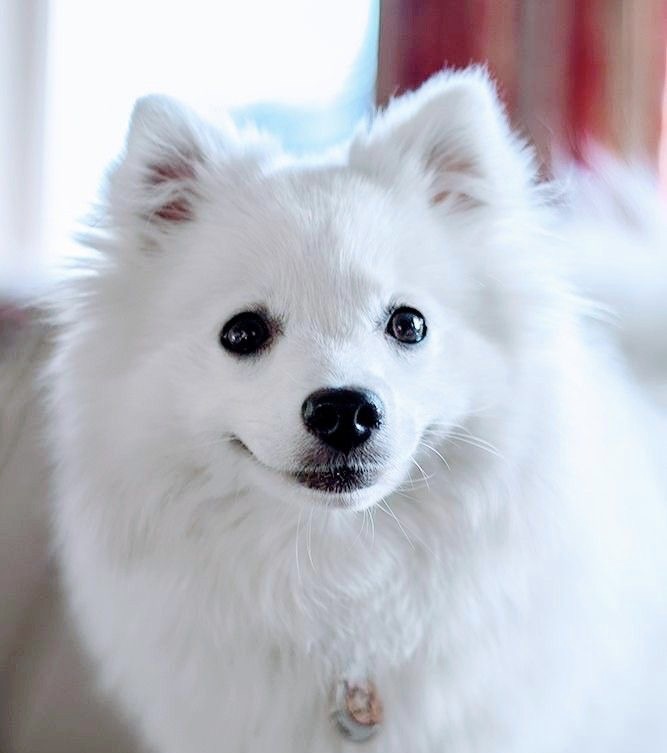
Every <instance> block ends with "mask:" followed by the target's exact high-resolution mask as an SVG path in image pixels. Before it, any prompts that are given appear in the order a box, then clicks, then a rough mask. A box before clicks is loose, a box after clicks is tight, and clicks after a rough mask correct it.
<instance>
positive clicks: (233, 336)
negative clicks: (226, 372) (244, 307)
mask: <svg viewBox="0 0 667 753" xmlns="http://www.w3.org/2000/svg"><path fill="white" fill-rule="evenodd" d="M270 336H271V333H270V331H269V325H268V324H267V322H266V320H265V319H264V317H262V316H261V315H260V314H257V313H255V312H252V311H246V312H243V313H242V314H237V315H236V316H234V317H232V318H231V319H230V320H229V321H228V322H227V324H225V326H224V327H223V328H222V332H221V333H220V343H221V344H222V347H223V348H224V349H225V350H227V351H229V352H230V353H235V354H236V355H239V356H246V355H250V354H251V353H256V352H257V351H258V350H260V349H261V348H262V346H264V345H265V344H266V343H267V341H268V340H269V338H270Z"/></svg>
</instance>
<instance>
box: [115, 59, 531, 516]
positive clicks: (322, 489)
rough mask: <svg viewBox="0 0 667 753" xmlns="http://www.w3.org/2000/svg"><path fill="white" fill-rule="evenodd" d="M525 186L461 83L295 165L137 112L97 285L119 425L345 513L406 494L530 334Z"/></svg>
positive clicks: (399, 104) (514, 149)
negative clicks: (114, 254)
mask: <svg viewBox="0 0 667 753" xmlns="http://www.w3.org/2000/svg"><path fill="white" fill-rule="evenodd" d="M532 179H533V175H532V168H531V164H530V156H529V155H527V153H526V151H525V150H524V149H523V148H522V146H521V145H520V144H519V143H518V142H517V141H516V140H515V139H514V138H513V136H512V135H511V133H510V130H509V128H508V125H507V123H506V119H505V116H504V114H503V111H502V108H501V106H500V105H499V103H498V101H497V98H496V94H495V92H494V90H493V87H492V85H491V84H490V83H489V81H488V79H487V78H486V77H485V76H484V74H482V73H480V72H479V71H472V72H470V71H469V72H465V73H458V74H441V75H440V76H437V77H435V78H434V79H432V80H431V81H429V82H428V83H427V84H426V85H424V86H423V87H422V88H421V89H420V90H419V91H418V92H416V93H414V94H411V95H407V96H405V97H402V98H400V99H397V100H396V101H395V102H393V103H392V104H391V105H390V106H389V107H388V108H387V110H386V112H384V113H382V114H380V115H379V116H378V117H377V118H376V119H375V120H374V122H373V123H372V124H371V125H370V126H369V127H367V128H365V129H363V130H362V131H361V132H359V133H358V134H357V136H356V137H355V138H354V139H353V140H352V142H351V144H350V145H349V146H348V147H346V148H345V149H344V150H341V151H340V152H337V153H336V154H335V155H333V156H332V157H331V159H327V160H323V161H320V162H309V163H305V164H304V163H296V164H295V163H294V162H288V161H286V160H285V159H284V158H282V157H281V156H280V155H279V154H278V153H277V152H275V151H274V150H273V149H272V148H270V147H268V146H267V145H266V144H263V143H262V142H261V139H258V138H256V137H253V138H250V139H248V138H245V137H243V136H239V135H238V134H236V133H234V132H233V130H232V129H229V131H228V132H224V133H223V132H219V131H215V130H214V129H212V128H211V127H209V126H207V125H205V124H203V123H201V122H200V121H199V120H198V119H197V118H196V117H195V116H194V115H192V114H191V113H189V112H187V111H185V110H183V108H181V107H180V106H178V105H176V104H174V103H173V102H171V101H168V100H165V99H164V98H155V97H149V98H147V99H145V100H142V101H141V102H140V103H139V104H138V105H137V107H136V110H135V113H134V116H133V120H132V125H131V128H130V133H129V138H128V145H127V150H126V154H125V156H124V158H123V160H122V162H121V163H120V164H119V166H118V167H117V169H116V170H115V172H114V173H113V175H112V178H111V189H110V209H111V215H112V220H113V223H114V226H115V228H116V232H117V233H119V234H120V235H121V241H122V242H121V243H120V244H118V245H119V246H121V247H122V249H121V251H120V252H119V258H118V259H117V261H116V264H117V268H118V271H119V274H117V275H115V276H114V275H113V274H112V275H111V276H110V281H108V282H107V283H106V284H107V287H109V288H113V289H114V291H115V292H114V295H115V301H116V303H115V304H114V305H115V307H116V314H115V315H116V317H117V318H119V319H121V320H124V321H125V324H124V325H123V335H122V337H121V336H120V335H119V334H118V332H116V334H115V335H109V337H112V338H113V337H117V338H118V348H120V349H121V350H123V351H124V355H123V356H118V357H119V358H121V360H123V362H124V363H126V364H128V366H127V368H128V369H129V373H130V374H131V375H132V376H131V377H129V378H131V380H132V385H133V389H134V390H135V392H134V394H135V398H134V399H133V409H132V410H133V414H134V420H136V422H137V425H138V426H141V427H142V431H146V432H149V431H150V432H152V435H153V437H154V442H156V443H157V444H160V443H162V444H163V446H164V454H165V457H168V456H170V454H171V455H173V454H174V453H176V454H177V455H180V456H182V457H185V458H187V459H189V460H192V462H193V463H194V464H198V465H201V466H203V467H205V468H207V469H208V470H210V471H211V472H212V473H215V469H216V467H217V466H218V465H219V466H220V467H221V468H224V469H225V472H226V473H227V472H232V473H233V475H234V478H235V480H236V482H237V483H238V484H240V485H241V486H250V487H256V488H257V487H258V488H259V489H260V490H261V491H262V492H263V493H266V494H268V495H272V496H277V497H280V498H283V499H288V500H292V499H294V500H302V501H304V500H305V501H307V502H313V503H324V504H329V505H335V506H342V507H350V508H354V509H361V508H363V507H366V506H368V505H371V504H373V503H375V502H377V501H379V500H381V499H382V498H383V497H384V496H385V495H387V494H389V493H391V492H393V491H394V490H396V489H397V488H399V487H400V486H401V485H402V484H403V483H404V482H405V481H406V479H408V478H410V476H411V474H413V475H416V477H419V475H420V470H419V466H420V464H419V461H418V459H417V457H416V456H417V454H418V453H420V452H422V451H430V452H434V453H437V454H438V456H442V461H443V463H446V461H447V459H446V454H447V453H446V449H445V448H444V446H443V445H442V443H441V441H440V439H441V438H442V437H445V438H446V437H447V436H448V432H452V431H454V430H455V427H458V428H457V429H456V430H459V431H461V430H463V429H461V427H465V425H466V421H467V419H468V417H469V416H471V415H475V414H479V413H480V412H481V411H484V410H488V409H489V408H490V407H492V406H493V405H495V404H497V403H498V402H499V401H502V400H503V399H505V395H506V392H507V389H508V384H509V383H510V382H511V378H512V377H511V373H512V368H513V360H514V359H516V357H517V351H518V350H519V349H520V348H521V342H522V340H523V339H524V338H526V337H531V336H533V335H534V333H535V331H536V329H537V325H536V322H537V320H538V319H539V316H540V314H539V312H538V308H537V305H536V304H535V301H534V296H533V294H532V291H533V287H531V284H530V283H529V282H526V276H528V277H530V275H531V273H532V270H531V269H530V264H529V263H526V259H527V258H528V257H529V250H528V249H526V246H527V245H529V244H530V241H529V240H528V239H529V238H530V237H531V233H530V230H529V226H530V224H531V222H532V220H531V216H532V215H531V202H532V198H531V195H532V186H531V183H532ZM114 279H115V281H113V280H114ZM122 302H124V303H122ZM121 303H122V305H123V306H125V307H126V308H125V309H124V310H122V309H119V308H118V307H119V306H120V305H121ZM438 448H440V449H438ZM231 468H233V471H229V469H231ZM443 470H444V468H443Z"/></svg>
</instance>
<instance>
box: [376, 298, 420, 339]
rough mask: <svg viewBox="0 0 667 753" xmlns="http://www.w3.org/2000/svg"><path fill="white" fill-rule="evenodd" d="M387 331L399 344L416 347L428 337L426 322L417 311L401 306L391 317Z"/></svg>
mask: <svg viewBox="0 0 667 753" xmlns="http://www.w3.org/2000/svg"><path fill="white" fill-rule="evenodd" d="M386 331H387V334H388V335H391V336H392V337H393V338H394V339H396V340H398V341H399V342H401V343H405V344H406V345H414V344H415V343H418V342H421V341H422V340H423V339H424V337H426V320H425V319H424V317H423V315H422V314H421V312H419V311H417V309H412V308H409V307H407V306H401V307H400V308H397V309H396V310H395V311H394V312H393V314H392V315H391V316H390V317H389V322H388V323H387V330H386Z"/></svg>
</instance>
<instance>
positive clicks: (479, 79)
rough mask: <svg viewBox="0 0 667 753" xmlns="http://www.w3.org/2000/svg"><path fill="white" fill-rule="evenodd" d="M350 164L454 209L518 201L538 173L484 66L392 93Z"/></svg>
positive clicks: (356, 142) (357, 143)
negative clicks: (416, 88)
mask: <svg viewBox="0 0 667 753" xmlns="http://www.w3.org/2000/svg"><path fill="white" fill-rule="evenodd" d="M350 163H351V165H352V166H353V167H356V168H357V169H359V170H361V171H363V172H365V173H366V174H368V175H371V176H372V177H374V178H375V179H378V180H380V181H382V182H383V183H385V184H388V185H393V184H398V183H402V184H404V185H406V184H407V185H408V187H412V188H417V189H418V190H423V191H426V196H427V199H428V201H429V202H430V203H431V204H432V205H438V206H442V207H443V208H445V209H448V210H464V209H472V208H475V207H479V206H493V205H497V206H504V205H506V202H507V201H508V200H509V201H516V199H517V196H521V197H523V196H524V195H525V191H526V190H527V188H528V186H529V185H530V184H531V182H532V180H533V174H534V169H533V166H532V155H531V154H530V152H529V151H528V150H527V149H526V148H525V146H524V145H523V144H522V143H520V141H519V140H518V139H517V138H516V137H515V136H514V135H513V134H512V132H511V130H510V127H509V124H508V122H507V118H506V116H505V113H504V110H503V107H502V105H501V104H500V101H499V99H498V96H497V93H496V90H495V87H494V86H493V84H492V83H491V81H490V80H489V77H488V75H487V74H486V73H485V72H484V71H483V70H481V69H468V70H465V71H458V72H443V73H439V74H436V75H435V76H433V77H432V78H431V79H429V80H428V81H427V82H426V83H425V84H423V86H421V87H420V88H419V89H418V90H416V91H415V92H411V93H409V94H406V95H404V96H402V97H399V98H397V99H395V100H393V101H392V102H391V103H390V104H389V105H388V107H387V109H386V110H385V111H384V112H383V113H381V114H379V115H378V117H377V118H376V119H375V121H374V122H373V123H372V124H371V126H370V128H369V129H368V130H367V132H366V133H362V134H359V135H358V136H357V137H356V139H355V140H354V141H353V143H352V146H351V149H350ZM517 192H519V193H518V194H517Z"/></svg>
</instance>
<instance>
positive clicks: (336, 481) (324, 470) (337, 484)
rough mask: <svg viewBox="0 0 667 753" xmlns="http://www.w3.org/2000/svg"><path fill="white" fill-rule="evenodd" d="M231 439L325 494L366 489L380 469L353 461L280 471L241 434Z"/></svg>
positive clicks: (264, 465)
mask: <svg viewBox="0 0 667 753" xmlns="http://www.w3.org/2000/svg"><path fill="white" fill-rule="evenodd" d="M231 442H232V444H233V445H234V446H235V447H236V448H238V449H239V450H241V451H242V452H243V453H244V454H245V455H248V456H250V457H251V458H252V459H253V460H254V461H255V462H257V463H259V465H261V466H262V467H263V468H266V469H267V470H269V471H272V472H273V473H279V474H280V475H281V476H284V477H286V478H288V479H290V480H292V481H295V482H297V483H298V484H300V485H302V486H305V487H307V488H308V489H312V490H313V491H318V492H324V493H325V494H349V493H350V492H354V491H357V490H359V489H366V488H368V487H369V486H373V484H374V483H375V482H376V481H377V478H378V476H379V473H380V469H379V468H378V467H377V466H370V465H367V466H363V465H351V464H347V463H336V464H331V465H326V464H322V465H313V466H309V465H307V466H304V467H303V468H300V469H298V470H288V471H280V470H277V469H275V468H271V467H269V466H268V465H266V464H265V463H262V461H261V460H260V459H259V458H258V457H257V456H256V455H255V453H254V452H253V451H252V450H251V449H250V448H249V447H248V446H247V445H246V444H245V443H244V442H243V441H242V440H241V439H239V438H238V437H233V438H232V440H231Z"/></svg>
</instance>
